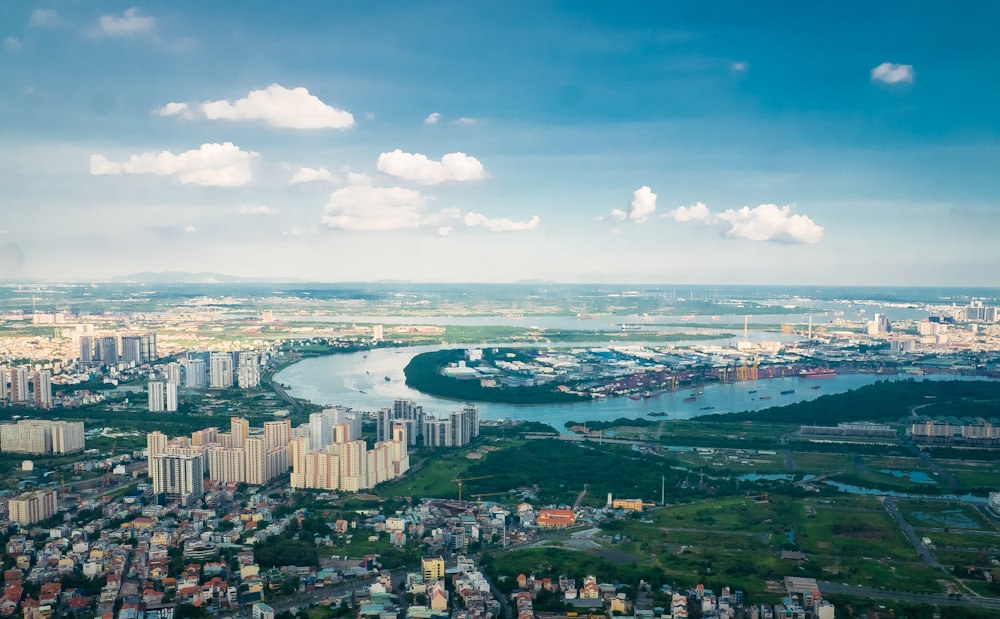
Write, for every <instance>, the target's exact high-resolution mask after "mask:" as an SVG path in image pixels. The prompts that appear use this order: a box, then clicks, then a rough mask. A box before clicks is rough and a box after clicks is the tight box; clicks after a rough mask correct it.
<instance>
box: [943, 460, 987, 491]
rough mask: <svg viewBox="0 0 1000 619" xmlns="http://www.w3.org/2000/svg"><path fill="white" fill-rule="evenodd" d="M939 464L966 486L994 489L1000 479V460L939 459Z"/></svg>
mask: <svg viewBox="0 0 1000 619" xmlns="http://www.w3.org/2000/svg"><path fill="white" fill-rule="evenodd" d="M938 464H939V465H940V466H941V468H943V469H944V470H946V471H948V472H949V473H951V474H952V476H954V477H955V479H956V480H958V483H960V484H962V485H963V486H965V487H966V488H989V489H991V490H993V489H995V488H996V487H997V480H998V479H1000V462H988V461H978V462H977V461H961V460H938Z"/></svg>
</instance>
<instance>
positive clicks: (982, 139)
mask: <svg viewBox="0 0 1000 619" xmlns="http://www.w3.org/2000/svg"><path fill="white" fill-rule="evenodd" d="M998 11H1000V9H998V7H997V6H996V5H995V4H993V3H984V2H980V3H972V4H969V5H966V6H964V7H963V9H962V10H961V11H955V10H951V9H948V8H946V7H945V5H943V4H938V3H920V4H916V5H913V4H910V3H906V4H903V3H887V4H880V5H878V6H875V7H872V6H867V5H864V6H863V5H860V4H859V5H851V4H847V5H840V4H837V5H822V6H816V5H813V4H811V3H807V4H802V3H793V2H784V3H776V4H771V5H768V6H767V7H761V6H759V5H755V4H746V3H737V2H723V3H715V4H711V5H704V4H703V3H648V2H643V3H629V4H627V5H625V6H624V7H621V6H614V5H610V4H606V3H572V4H569V5H558V4H556V3H519V4H515V5H511V4H510V3H478V2H477V3H463V2H434V3H422V2H421V3H417V2H393V3H386V4H370V3H335V4H331V3H296V4H295V5H292V6H290V7H289V6H284V5H278V4H273V5H266V4H253V5H249V6H246V5H243V4H239V5H237V4H234V3H215V4H211V5H203V4H200V3H199V4H195V3H190V2H173V3H150V4H143V5H142V6H133V5H132V4H130V3H117V2H108V3H100V4H99V5H98V4H92V3H63V2H55V3H52V4H44V3H41V4H40V3H24V2H6V3H3V6H2V7H0V24H2V27H0V38H2V39H3V46H2V49H0V56H2V59H3V60H2V63H0V66H2V67H3V68H2V75H3V80H2V84H3V86H2V88H3V96H2V97H0V111H2V115H3V118H4V119H5V121H4V122H3V123H2V124H0V142H2V144H3V149H2V151H3V154H2V155H0V162H2V163H0V184H2V186H3V187H4V205H3V208H2V215H3V216H2V220H0V279H3V280H15V281H27V280H48V281H65V280H100V279H107V278H110V277H113V276H118V275H124V274H128V273H134V272H138V271H213V272H219V273H227V274H232V275H238V276H247V277H266V278H273V279H289V278H296V279H305V280H315V281H349V280H367V281H371V280H380V279H400V280H413V281H446V282H447V281H484V282H503V281H517V280H523V279H545V280H555V281H566V282H587V281H614V282H650V283H656V282H672V283H717V284H727V283H754V284H806V283H816V284H851V285H882V284H904V285H945V284H947V285H987V286H988V285H992V284H993V283H994V282H995V276H994V275H993V274H994V273H995V272H996V269H997V266H998V260H997V254H996V251H995V249H994V247H995V246H994V242H995V241H994V239H993V237H994V236H995V235H994V232H995V230H996V229H997V224H998V222H1000V220H998V213H1000V211H998V209H997V205H996V201H995V200H996V199H995V188H996V183H995V180H994V175H995V170H996V167H997V165H996V164H997V162H998V149H997V129H998V126H997V120H996V115H995V110H996V108H997V104H998V100H997V98H998V97H997V88H996V87H995V85H993V83H992V80H990V79H989V76H990V75H992V73H993V70H994V67H995V65H996V61H997V59H998V53H997V45H996V42H995V39H994V32H993V24H995V23H996V22H997V17H998V15H997V12H998Z"/></svg>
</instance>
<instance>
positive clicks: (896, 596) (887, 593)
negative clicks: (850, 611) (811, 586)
mask: <svg viewBox="0 0 1000 619" xmlns="http://www.w3.org/2000/svg"><path fill="white" fill-rule="evenodd" d="M819 590H820V592H821V593H824V594H831V593H832V594H839V595H851V596H854V597H862V598H870V599H873V600H897V601H900V602H910V603H913V604H937V605H939V606H974V607H976V608H988V609H991V610H993V611H996V612H1000V598H984V597H973V598H969V597H961V598H958V599H956V598H952V597H948V596H947V595H945V594H943V593H909V592H906V591H891V590H886V589H874V588H872V587H862V586H860V585H848V584H843V583H836V582H820V583H819Z"/></svg>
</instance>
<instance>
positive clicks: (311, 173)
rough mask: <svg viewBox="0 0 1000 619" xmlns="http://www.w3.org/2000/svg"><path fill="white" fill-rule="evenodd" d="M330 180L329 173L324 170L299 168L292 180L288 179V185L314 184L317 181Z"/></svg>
mask: <svg viewBox="0 0 1000 619" xmlns="http://www.w3.org/2000/svg"><path fill="white" fill-rule="evenodd" d="M331 178H332V176H331V174H330V171H329V170H327V169H326V168H319V169H316V168H299V169H298V171H297V172H295V174H293V175H292V178H291V179H289V181H288V184H289V185H298V184H299V183H314V182H318V181H323V182H325V181H329V180H330V179H331Z"/></svg>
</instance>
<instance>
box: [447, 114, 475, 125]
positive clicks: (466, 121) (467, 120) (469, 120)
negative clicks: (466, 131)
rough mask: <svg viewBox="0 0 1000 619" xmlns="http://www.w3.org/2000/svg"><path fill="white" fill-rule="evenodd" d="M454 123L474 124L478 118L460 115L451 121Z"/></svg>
mask: <svg viewBox="0 0 1000 619" xmlns="http://www.w3.org/2000/svg"><path fill="white" fill-rule="evenodd" d="M451 122H452V124H454V125H474V124H476V123H478V122H479V119H478V118H469V117H468V116H462V117H460V118H456V119H455V120H453V121H451Z"/></svg>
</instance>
